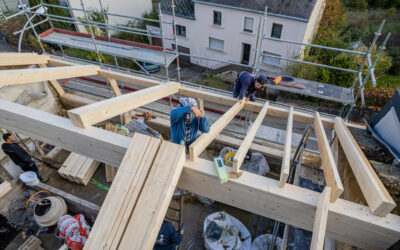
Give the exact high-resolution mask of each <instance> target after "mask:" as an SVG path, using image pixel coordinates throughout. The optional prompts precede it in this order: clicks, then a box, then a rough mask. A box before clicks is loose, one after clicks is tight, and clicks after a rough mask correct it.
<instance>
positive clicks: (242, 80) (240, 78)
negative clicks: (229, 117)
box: [233, 71, 267, 103]
mask: <svg viewBox="0 0 400 250" xmlns="http://www.w3.org/2000/svg"><path fill="white" fill-rule="evenodd" d="M265 80H267V78H266V77H265V76H263V75H260V76H258V77H256V76H255V75H253V74H251V73H249V72H245V71H242V72H240V73H238V75H237V78H236V82H235V88H234V90H233V97H234V98H237V99H238V102H239V103H242V100H243V99H244V98H245V100H246V101H247V99H248V100H250V101H252V102H255V101H256V97H255V94H256V89H259V88H261V87H262V86H263V84H264V81H265Z"/></svg>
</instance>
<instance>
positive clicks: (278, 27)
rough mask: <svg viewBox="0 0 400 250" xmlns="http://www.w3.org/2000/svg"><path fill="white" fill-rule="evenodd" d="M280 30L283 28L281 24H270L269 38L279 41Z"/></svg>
mask: <svg viewBox="0 0 400 250" xmlns="http://www.w3.org/2000/svg"><path fill="white" fill-rule="evenodd" d="M282 28H283V26H282V24H277V23H274V24H272V32H271V37H275V38H279V39H280V38H281V35H282Z"/></svg>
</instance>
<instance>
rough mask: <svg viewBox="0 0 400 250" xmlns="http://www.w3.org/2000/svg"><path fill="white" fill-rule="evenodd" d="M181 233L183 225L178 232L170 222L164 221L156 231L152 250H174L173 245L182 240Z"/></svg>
mask: <svg viewBox="0 0 400 250" xmlns="http://www.w3.org/2000/svg"><path fill="white" fill-rule="evenodd" d="M183 233H184V228H183V226H182V227H181V229H180V230H179V233H178V232H177V231H176V230H175V227H174V225H173V224H172V223H171V222H168V221H164V222H163V224H162V225H161V229H160V232H158V236H157V240H156V243H155V245H154V250H175V246H176V245H179V244H180V243H181V242H182V238H183Z"/></svg>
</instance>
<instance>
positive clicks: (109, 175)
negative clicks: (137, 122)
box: [106, 123, 133, 182]
mask: <svg viewBox="0 0 400 250" xmlns="http://www.w3.org/2000/svg"><path fill="white" fill-rule="evenodd" d="M106 130H108V131H111V132H114V133H116V134H119V135H125V136H129V137H132V136H133V133H129V132H128V131H126V130H124V129H120V128H119V127H118V126H116V125H114V124H112V123H106ZM117 171H118V168H116V167H113V166H111V165H108V164H106V181H107V182H112V181H113V180H114V178H115V175H116V174H117Z"/></svg>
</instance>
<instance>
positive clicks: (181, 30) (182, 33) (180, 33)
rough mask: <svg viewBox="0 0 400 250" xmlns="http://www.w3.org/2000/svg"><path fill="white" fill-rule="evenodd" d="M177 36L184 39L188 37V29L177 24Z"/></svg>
mask: <svg viewBox="0 0 400 250" xmlns="http://www.w3.org/2000/svg"><path fill="white" fill-rule="evenodd" d="M176 34H177V35H178V36H184V37H186V27H185V26H182V25H179V24H177V25H176Z"/></svg>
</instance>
